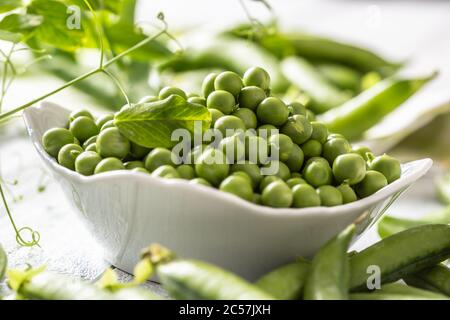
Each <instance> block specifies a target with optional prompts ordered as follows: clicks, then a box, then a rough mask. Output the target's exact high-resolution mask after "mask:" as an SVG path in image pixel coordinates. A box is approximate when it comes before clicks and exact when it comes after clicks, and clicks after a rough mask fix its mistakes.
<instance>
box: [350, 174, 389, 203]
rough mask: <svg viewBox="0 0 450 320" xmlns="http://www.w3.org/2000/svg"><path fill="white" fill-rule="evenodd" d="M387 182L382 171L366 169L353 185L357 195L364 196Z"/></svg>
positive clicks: (372, 192) (382, 186)
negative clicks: (362, 176)
mask: <svg viewBox="0 0 450 320" xmlns="http://www.w3.org/2000/svg"><path fill="white" fill-rule="evenodd" d="M387 184H388V182H387V180H386V177H385V176H384V175H383V174H382V173H380V172H378V171H373V170H368V171H367V172H366V175H365V177H364V179H362V181H361V182H360V183H358V184H357V185H355V191H356V194H357V195H358V197H360V198H365V197H368V196H370V195H372V194H374V193H375V192H377V191H378V190H380V189H382V188H384V187H385V186H387Z"/></svg>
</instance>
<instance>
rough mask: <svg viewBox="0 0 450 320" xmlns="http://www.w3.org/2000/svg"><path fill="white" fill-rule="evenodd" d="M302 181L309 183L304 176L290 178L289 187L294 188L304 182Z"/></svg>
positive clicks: (287, 182)
mask: <svg viewBox="0 0 450 320" xmlns="http://www.w3.org/2000/svg"><path fill="white" fill-rule="evenodd" d="M302 183H306V184H308V182H306V180H304V179H302V178H290V179H289V180H288V181H286V184H287V185H288V186H289V188H291V189H292V188H293V187H294V186H296V185H298V184H302Z"/></svg>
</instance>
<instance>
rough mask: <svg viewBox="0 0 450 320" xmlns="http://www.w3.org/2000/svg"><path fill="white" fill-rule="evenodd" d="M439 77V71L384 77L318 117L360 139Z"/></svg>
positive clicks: (331, 129)
mask: <svg viewBox="0 0 450 320" xmlns="http://www.w3.org/2000/svg"><path fill="white" fill-rule="evenodd" d="M435 76H436V74H433V75H431V76H428V77H422V78H413V79H405V78H398V77H390V78H387V79H384V80H383V81H380V82H378V83H377V84H376V85H374V86H372V87H370V88H369V89H368V90H366V91H363V92H362V93H360V94H359V95H357V96H356V97H354V98H352V99H350V100H348V101H347V102H345V103H343V104H342V105H339V106H338V107H335V108H333V109H331V110H329V111H328V112H325V113H324V114H322V115H320V116H319V117H318V119H319V120H320V121H322V122H324V123H325V124H326V125H327V127H328V129H329V130H330V131H331V132H334V133H340V134H342V135H344V136H345V137H346V138H347V139H349V140H356V139H358V138H361V136H362V134H363V133H364V132H365V131H366V130H368V129H370V128H371V127H373V126H374V125H376V124H377V123H378V122H380V121H381V120H382V119H383V118H384V117H385V116H386V115H388V114H389V113H391V112H392V111H394V110H395V109H397V108H398V107H399V106H400V105H401V104H402V103H403V102H405V101H406V100H408V99H409V98H410V97H411V96H412V95H413V94H414V93H416V92H417V91H418V90H419V89H420V88H422V87H423V86H424V85H425V84H426V83H428V82H429V81H430V80H432V79H433V78H434V77H435Z"/></svg>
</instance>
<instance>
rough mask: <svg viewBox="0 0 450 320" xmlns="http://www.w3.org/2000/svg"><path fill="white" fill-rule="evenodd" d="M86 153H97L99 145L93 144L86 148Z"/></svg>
mask: <svg viewBox="0 0 450 320" xmlns="http://www.w3.org/2000/svg"><path fill="white" fill-rule="evenodd" d="M84 151H94V152H97V144H96V143H91V144H90V145H88V146H87V147H86V149H84Z"/></svg>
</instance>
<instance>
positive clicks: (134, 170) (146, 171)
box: [131, 167, 150, 174]
mask: <svg viewBox="0 0 450 320" xmlns="http://www.w3.org/2000/svg"><path fill="white" fill-rule="evenodd" d="M131 171H133V172H141V173H145V174H150V172H148V170H147V169H145V168H140V167H137V168H133V169H131Z"/></svg>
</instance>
